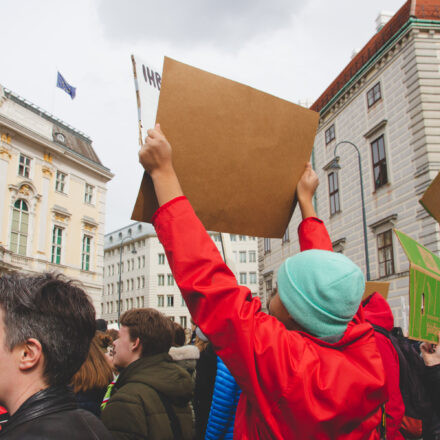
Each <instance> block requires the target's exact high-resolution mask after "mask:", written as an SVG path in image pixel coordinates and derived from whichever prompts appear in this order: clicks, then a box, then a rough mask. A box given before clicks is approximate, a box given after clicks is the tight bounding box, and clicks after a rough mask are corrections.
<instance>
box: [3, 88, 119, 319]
mask: <svg viewBox="0 0 440 440" xmlns="http://www.w3.org/2000/svg"><path fill="white" fill-rule="evenodd" d="M112 177H113V174H112V173H111V172H110V170H109V169H108V168H106V167H105V166H104V165H103V164H102V163H101V161H100V160H99V158H98V156H97V155H96V153H95V151H94V149H93V147H92V141H91V139H90V138H89V137H88V136H86V135H85V134H84V133H82V132H80V131H78V130H76V129H75V128H73V127H71V126H70V125H68V124H66V123H65V122H63V121H61V120H59V119H57V118H56V117H54V116H53V115H50V114H49V113H47V112H46V111H44V110H42V109H41V108H39V107H38V106H36V105H35V104H32V103H31V102H29V101H27V100H26V99H24V98H21V97H20V96H18V95H17V94H15V93H13V92H12V91H10V90H7V89H5V88H3V87H2V86H1V85H0V212H1V215H0V274H1V273H4V272H9V271H22V272H26V273H37V272H45V271H51V272H53V271H57V272H62V273H63V274H65V275H66V276H67V277H69V278H73V279H77V280H79V281H81V282H82V284H83V285H84V288H85V290H86V291H87V293H88V294H89V295H90V296H91V298H92V299H93V303H94V305H95V308H96V310H97V312H98V313H99V310H100V307H99V305H100V300H101V294H102V283H103V275H102V274H103V252H104V251H103V244H104V223H105V201H106V192H107V189H106V184H107V182H108V181H109V180H110V179H111V178H112Z"/></svg>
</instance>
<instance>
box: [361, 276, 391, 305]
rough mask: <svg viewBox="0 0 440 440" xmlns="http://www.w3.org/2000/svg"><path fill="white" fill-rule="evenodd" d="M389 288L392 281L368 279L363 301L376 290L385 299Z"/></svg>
mask: <svg viewBox="0 0 440 440" xmlns="http://www.w3.org/2000/svg"><path fill="white" fill-rule="evenodd" d="M389 288H390V283H387V282H381V281H367V282H366V283H365V292H364V296H363V297H362V301H364V300H365V299H367V298H368V297H369V296H370V295H371V294H372V293H374V292H378V293H380V294H381V295H382V296H383V297H384V298H385V299H387V298H388V290H389Z"/></svg>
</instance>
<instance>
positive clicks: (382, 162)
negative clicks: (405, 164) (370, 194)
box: [371, 135, 388, 189]
mask: <svg viewBox="0 0 440 440" xmlns="http://www.w3.org/2000/svg"><path fill="white" fill-rule="evenodd" d="M371 153H372V155H373V174H374V187H375V189H378V188H380V187H381V186H382V185H385V184H386V183H388V173H387V158H386V155H385V140H384V136H383V135H382V136H380V137H378V138H377V139H376V140H375V141H374V142H372V144H371Z"/></svg>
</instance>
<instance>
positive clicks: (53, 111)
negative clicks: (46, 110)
mask: <svg viewBox="0 0 440 440" xmlns="http://www.w3.org/2000/svg"><path fill="white" fill-rule="evenodd" d="M56 71H57V77H56V79H55V87H53V88H52V108H51V110H50V112H51V113H52V115H53V116H55V89H56V88H57V80H58V68H56Z"/></svg>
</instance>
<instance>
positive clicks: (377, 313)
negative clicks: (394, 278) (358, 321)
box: [362, 292, 394, 331]
mask: <svg viewBox="0 0 440 440" xmlns="http://www.w3.org/2000/svg"><path fill="white" fill-rule="evenodd" d="M362 306H363V309H364V316H365V319H366V320H367V321H368V322H369V323H370V324H374V325H379V326H381V327H383V328H385V329H386V330H388V331H391V330H392V328H393V327H394V317H393V312H392V311H391V307H390V305H389V304H388V302H387V300H386V299H385V298H384V297H383V296H382V295H381V294H380V293H377V292H375V293H373V294H372V295H370V296H369V297H368V298H367V299H365V300H364V302H363V303H362Z"/></svg>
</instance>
